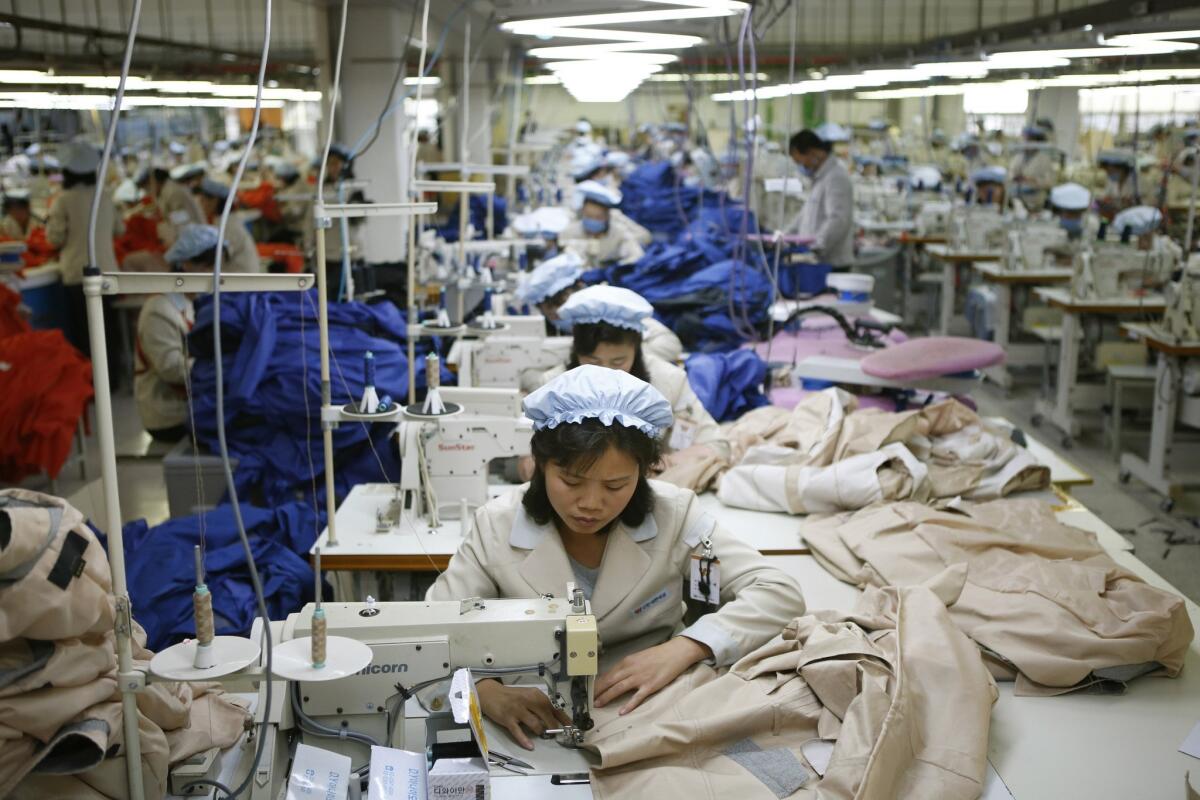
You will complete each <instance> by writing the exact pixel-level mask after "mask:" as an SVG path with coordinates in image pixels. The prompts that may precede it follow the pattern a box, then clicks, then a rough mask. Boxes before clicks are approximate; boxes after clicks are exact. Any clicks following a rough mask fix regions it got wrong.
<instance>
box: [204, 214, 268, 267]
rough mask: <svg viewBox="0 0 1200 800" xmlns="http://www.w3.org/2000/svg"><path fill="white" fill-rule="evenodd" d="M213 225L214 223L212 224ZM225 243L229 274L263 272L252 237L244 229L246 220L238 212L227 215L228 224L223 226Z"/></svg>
mask: <svg viewBox="0 0 1200 800" xmlns="http://www.w3.org/2000/svg"><path fill="white" fill-rule="evenodd" d="M214 224H215V223H214ZM225 243H226V244H227V245H228V247H229V261H228V262H227V263H228V267H227V269H228V271H229V272H241V273H259V272H262V271H263V266H262V261H261V260H260V259H259V257H258V247H256V246H255V244H254V237H253V236H251V235H250V231H249V230H248V229H247V228H246V218H245V217H243V216H242V214H241V213H240V212H234V213H233V214H230V215H229V224H228V225H226V226H225Z"/></svg>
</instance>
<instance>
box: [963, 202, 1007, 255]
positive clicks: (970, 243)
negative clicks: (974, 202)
mask: <svg viewBox="0 0 1200 800" xmlns="http://www.w3.org/2000/svg"><path fill="white" fill-rule="evenodd" d="M1006 233H1007V220H1006V219H1005V217H1004V214H1003V213H1001V211H1000V209H998V208H991V207H980V206H964V207H963V208H962V209H959V210H958V211H957V212H956V213H955V215H954V219H953V222H952V224H951V225H950V249H951V250H952V251H956V252H963V253H980V252H990V251H993V250H1001V249H1003V248H1004V240H1005V236H1006Z"/></svg>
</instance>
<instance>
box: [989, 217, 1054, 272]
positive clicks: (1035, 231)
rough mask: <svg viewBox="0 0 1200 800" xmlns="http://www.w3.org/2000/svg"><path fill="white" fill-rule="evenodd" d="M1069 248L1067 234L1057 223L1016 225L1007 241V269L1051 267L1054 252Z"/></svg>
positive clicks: (1005, 254)
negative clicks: (1049, 262)
mask: <svg viewBox="0 0 1200 800" xmlns="http://www.w3.org/2000/svg"><path fill="white" fill-rule="evenodd" d="M1067 248H1068V234H1067V231H1066V230H1065V229H1064V228H1063V227H1062V226H1061V225H1059V224H1058V223H1057V222H1048V221H1042V220H1037V221H1033V222H1028V223H1026V224H1024V225H1017V226H1013V227H1012V228H1011V229H1010V230H1009V231H1008V235H1007V236H1005V238H1004V264H1005V268H1006V269H1009V270H1011V271H1014V272H1019V271H1021V270H1037V269H1042V268H1043V267H1046V266H1049V264H1047V261H1048V260H1049V259H1050V257H1051V254H1052V253H1053V252H1058V251H1065V250H1066V249H1067Z"/></svg>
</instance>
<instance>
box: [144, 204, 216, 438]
mask: <svg viewBox="0 0 1200 800" xmlns="http://www.w3.org/2000/svg"><path fill="white" fill-rule="evenodd" d="M164 258H165V259H166V261H167V263H168V264H169V265H170V267H171V271H172V272H212V271H213V269H214V266H215V264H216V260H217V229H216V228H215V227H214V226H212V225H185V226H184V227H183V228H181V229H180V231H179V236H178V238H176V240H175V244H173V245H171V247H170V249H168V250H167V252H166V254H165V256H164ZM222 266H224V260H223V261H222ZM195 322H196V312H195V309H194V308H193V307H192V299H191V298H190V297H189V296H188V295H186V294H183V293H180V292H170V293H167V294H156V295H152V296H151V297H150V298H149V299H147V300H146V304H145V305H144V306H142V310H141V312H140V313H139V314H138V323H137V347H136V356H137V360H136V362H135V370H134V376H133V394H134V398H135V399H136V401H137V409H138V415H139V416H140V417H141V419H142V426H143V427H145V429H146V431H147V432H149V434H150V436H151V437H153V438H154V440H155V441H160V442H177V441H179V440H180V439H182V438H183V437H184V436H186V435H187V432H188V429H189V427H190V425H191V419H190V412H189V409H188V391H187V390H188V372H189V370H190V369H191V359H190V358H189V356H188V353H187V335H188V332H189V331H191V329H192V326H193V325H194V324H195Z"/></svg>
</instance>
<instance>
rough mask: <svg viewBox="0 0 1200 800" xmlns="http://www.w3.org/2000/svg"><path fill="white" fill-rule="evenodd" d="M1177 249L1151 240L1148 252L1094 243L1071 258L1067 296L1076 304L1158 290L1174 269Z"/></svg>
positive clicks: (1167, 242)
mask: <svg viewBox="0 0 1200 800" xmlns="http://www.w3.org/2000/svg"><path fill="white" fill-rule="evenodd" d="M1179 258H1180V254H1179V252H1178V245H1175V244H1174V243H1173V242H1171V241H1170V240H1168V239H1167V238H1166V237H1163V236H1155V237H1154V242H1153V244H1152V245H1151V248H1150V249H1149V250H1141V249H1139V248H1138V247H1136V246H1135V245H1131V244H1121V243H1118V242H1097V243H1096V244H1095V245H1094V246H1093V247H1092V248H1090V249H1081V250H1080V251H1079V252H1077V253H1076V254H1075V260H1074V264H1073V269H1074V275H1073V276H1072V278H1071V295H1072V296H1073V297H1075V298H1077V299H1080V300H1090V299H1096V298H1102V297H1123V296H1127V295H1128V294H1129V292H1130V291H1131V290H1134V289H1143V288H1145V289H1149V288H1154V287H1157V286H1161V285H1162V284H1163V283H1164V282H1166V281H1167V279H1168V278H1170V276H1171V273H1172V272H1173V271H1174V270H1175V269H1176V268H1177V267H1178V264H1179Z"/></svg>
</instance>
